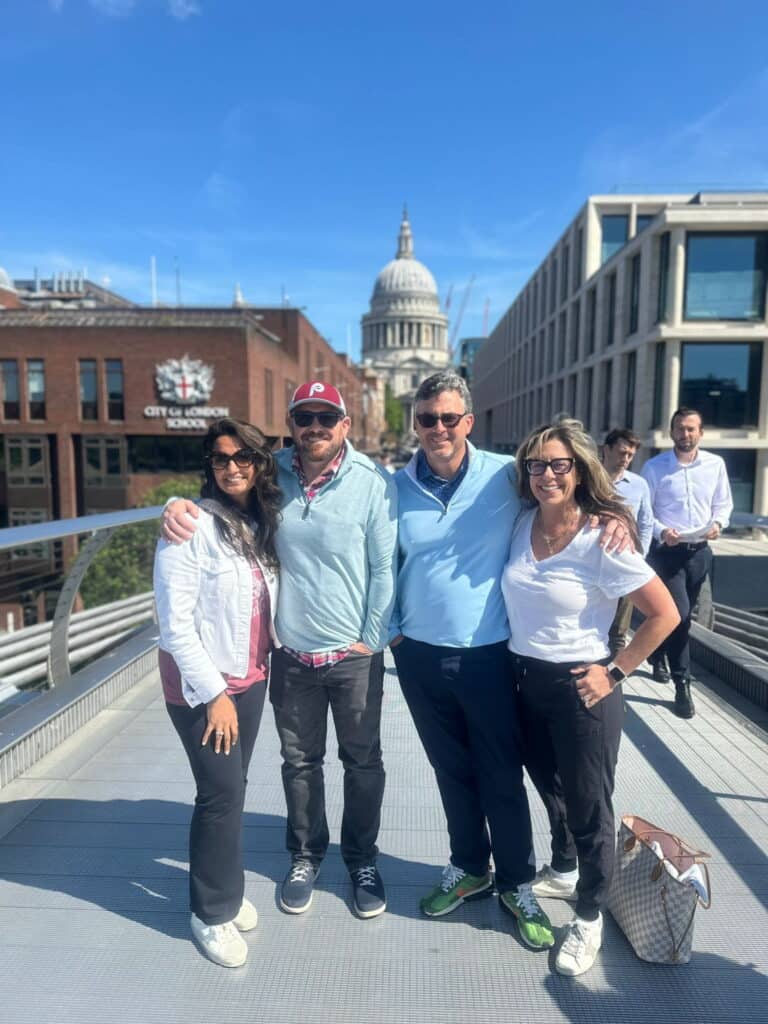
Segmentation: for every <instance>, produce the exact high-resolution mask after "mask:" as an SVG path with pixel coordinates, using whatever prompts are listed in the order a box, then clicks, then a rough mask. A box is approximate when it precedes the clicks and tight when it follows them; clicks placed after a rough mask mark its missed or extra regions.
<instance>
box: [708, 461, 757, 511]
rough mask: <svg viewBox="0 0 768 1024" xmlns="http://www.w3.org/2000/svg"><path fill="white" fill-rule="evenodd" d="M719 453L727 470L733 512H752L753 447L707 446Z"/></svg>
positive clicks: (753, 487) (753, 491)
mask: <svg viewBox="0 0 768 1024" xmlns="http://www.w3.org/2000/svg"><path fill="white" fill-rule="evenodd" d="M707 451H711V452H713V453H714V454H715V455H719V456H720V458H721V459H722V460H723V461H724V462H725V468H726V469H727V470H728V482H729V483H730V485H731V493H732V494H733V511H734V512H752V511H753V502H754V500H755V471H756V465H755V461H756V460H755V450H754V448H707Z"/></svg>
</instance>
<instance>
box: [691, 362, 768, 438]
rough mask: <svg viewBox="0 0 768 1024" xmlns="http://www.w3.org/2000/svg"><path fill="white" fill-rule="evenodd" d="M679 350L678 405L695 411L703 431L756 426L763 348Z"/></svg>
mask: <svg viewBox="0 0 768 1024" xmlns="http://www.w3.org/2000/svg"><path fill="white" fill-rule="evenodd" d="M681 348H682V369H681V375H680V400H679V402H678V405H687V406H690V407H691V408H693V409H697V410H698V411H699V412H700V413H701V415H702V417H703V419H704V425H705V427H709V426H713V427H754V426H757V415H758V404H759V400H760V373H761V370H762V353H763V346H762V344H761V343H760V342H752V343H744V344H739V343H734V342H731V343H729V344H724V345H712V344H706V343H703V342H702V343H701V344H699V343H696V342H686V343H684V344H683V345H682V346H681Z"/></svg>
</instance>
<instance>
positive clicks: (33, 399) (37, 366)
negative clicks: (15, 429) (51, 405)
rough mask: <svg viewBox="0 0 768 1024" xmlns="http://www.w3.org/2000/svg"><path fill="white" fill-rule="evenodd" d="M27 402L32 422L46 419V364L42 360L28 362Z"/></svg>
mask: <svg viewBox="0 0 768 1024" xmlns="http://www.w3.org/2000/svg"><path fill="white" fill-rule="evenodd" d="M27 401H28V403H29V418H30V419H31V420H44V419H45V363H44V362H43V360H42V359H28V360H27Z"/></svg>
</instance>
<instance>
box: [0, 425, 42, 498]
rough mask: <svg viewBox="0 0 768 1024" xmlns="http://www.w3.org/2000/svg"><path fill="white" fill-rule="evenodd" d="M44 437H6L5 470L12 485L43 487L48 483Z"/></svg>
mask: <svg viewBox="0 0 768 1024" xmlns="http://www.w3.org/2000/svg"><path fill="white" fill-rule="evenodd" d="M46 450H47V449H46V443H45V438H44V437H6V439H5V452H6V460H7V464H6V472H7V474H8V483H9V485H10V486H12V487H45V486H46V484H47V483H48V466H47V460H46Z"/></svg>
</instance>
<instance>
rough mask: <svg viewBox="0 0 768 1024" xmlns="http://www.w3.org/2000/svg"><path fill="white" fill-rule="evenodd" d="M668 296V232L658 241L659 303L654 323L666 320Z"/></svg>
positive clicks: (661, 322)
mask: <svg viewBox="0 0 768 1024" xmlns="http://www.w3.org/2000/svg"><path fill="white" fill-rule="evenodd" d="M668 294H669V232H667V233H666V234H665V235H662V236H661V240H660V241H659V301H658V306H657V308H656V322H657V323H660V324H663V323H665V322H666V319H667V296H668Z"/></svg>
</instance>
